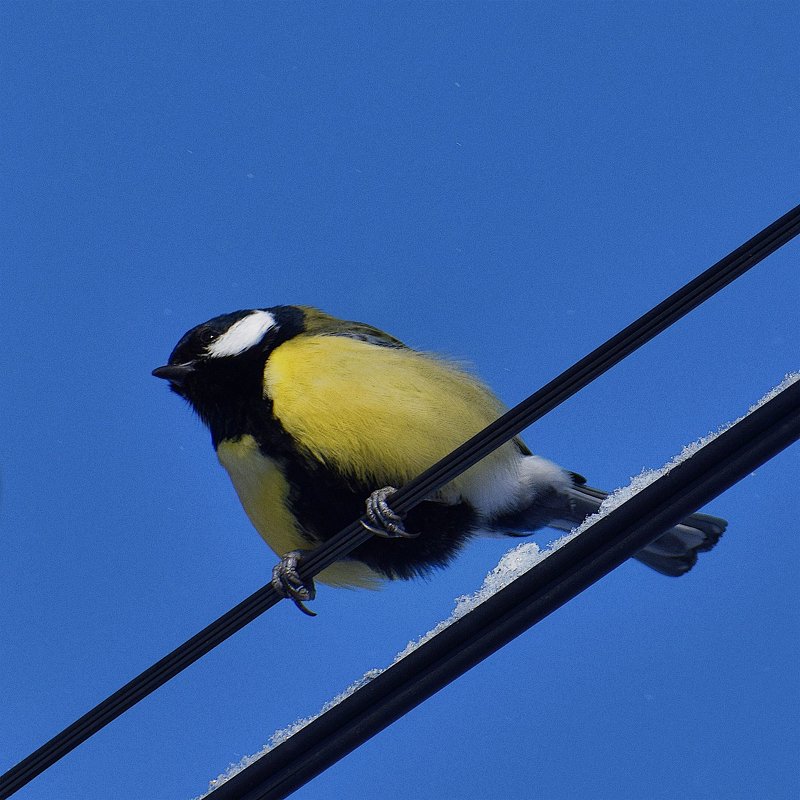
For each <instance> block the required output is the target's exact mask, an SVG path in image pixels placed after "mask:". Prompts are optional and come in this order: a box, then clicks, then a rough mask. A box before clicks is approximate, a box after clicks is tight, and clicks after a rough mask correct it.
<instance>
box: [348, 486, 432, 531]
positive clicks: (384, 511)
mask: <svg viewBox="0 0 800 800" xmlns="http://www.w3.org/2000/svg"><path fill="white" fill-rule="evenodd" d="M396 491H397V489H395V488H394V486H384V487H383V489H376V490H375V491H374V492H373V493H372V494H371V495H370V496H369V497H368V498H367V510H366V516H367V519H368V520H369V523H367V522H364V520H361V524H362V525H363V526H364V528H366V529H367V530H368V531H369V532H370V533H374V534H375V535H376V536H383V537H384V538H386V539H413V538H414V537H416V536H418V535H419V534H417V533H409V532H408V531H407V530H406V529H405V525H404V524H403V517H402V515H400V514H398V513H397V512H396V511H394V510H393V509H392V507H391V506H390V505H389V501H388V498H389V497H391V496H392V495H393V494H394V493H395V492H396Z"/></svg>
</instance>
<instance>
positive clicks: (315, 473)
mask: <svg viewBox="0 0 800 800" xmlns="http://www.w3.org/2000/svg"><path fill="white" fill-rule="evenodd" d="M153 374H154V375H155V376H156V377H158V378H164V379H166V380H167V381H169V383H170V386H171V388H172V390H173V391H174V392H176V393H177V394H179V395H180V396H181V397H184V398H185V399H186V400H187V401H188V402H189V403H190V405H191V406H192V408H193V409H194V410H195V411H196V412H197V414H198V415H199V416H200V418H201V419H202V420H203V422H204V423H205V424H206V425H207V426H208V428H209V430H210V432H211V441H212V443H213V445H214V448H215V450H216V453H217V456H218V458H219V461H220V463H221V464H222V466H223V467H224V468H225V469H226V470H227V472H228V474H229V475H230V478H231V481H232V482H233V485H234V488H235V489H236V492H237V494H238V495H239V499H240V501H241V503H242V506H243V507H244V510H245V511H246V513H247V515H248V517H249V518H250V521H251V522H252V523H253V525H254V526H255V528H256V530H257V531H258V532H259V533H260V534H261V536H262V537H263V538H264V540H265V541H266V543H267V544H268V545H269V546H270V547H271V548H272V549H273V550H274V551H275V553H276V554H278V556H280V557H282V561H281V563H280V564H279V565H278V567H277V568H276V570H275V573H274V580H273V583H274V584H275V586H276V588H277V589H278V591H279V592H280V593H281V594H282V595H284V596H291V597H292V598H293V599H295V601H301V600H303V599H309V598H311V597H313V593H314V588H313V583H312V582H310V581H308V582H303V580H302V579H301V578H300V576H299V570H298V563H299V561H301V560H302V555H303V552H304V551H305V550H307V549H309V548H313V547H314V546H315V545H317V544H319V543H320V542H322V541H324V540H326V539H327V538H329V537H330V536H332V535H333V534H334V533H336V532H337V531H339V530H341V529H342V528H344V527H345V526H347V525H348V524H349V523H351V522H352V521H353V520H355V519H358V518H359V517H362V516H363V515H364V513H365V508H366V509H367V515H368V517H369V519H370V521H371V523H372V524H370V526H369V527H370V529H372V530H376V531H378V532H382V533H385V534H386V535H387V536H389V537H392V538H393V540H391V541H389V540H387V538H381V537H373V538H372V539H370V540H369V541H367V542H366V543H364V544H362V545H360V546H359V547H358V548H356V549H355V550H353V551H352V552H351V554H350V556H349V557H348V558H347V559H346V560H342V561H340V562H337V563H336V564H334V565H333V566H331V567H329V568H328V569H326V570H324V571H323V572H321V573H320V574H319V576H318V579H319V580H320V581H322V582H323V583H328V584H333V585H338V586H374V585H375V584H376V583H378V582H380V580H381V579H384V578H403V579H408V578H413V577H415V576H420V575H426V574H428V573H429V572H431V570H434V569H436V568H439V567H444V566H445V565H447V564H448V563H449V562H450V561H452V559H453V558H454V556H455V555H456V554H457V553H458V551H459V550H460V549H461V548H462V547H463V546H464V545H465V544H466V543H467V542H468V541H469V540H470V539H471V538H472V537H474V536H478V535H495V536H496V535H505V536H525V535H528V534H530V533H531V532H533V531H535V530H537V529H539V528H541V527H544V526H549V527H553V528H556V529H561V530H570V529H572V528H573V527H574V526H575V525H577V524H579V523H580V522H581V521H582V520H583V519H584V518H585V517H586V516H588V515H589V514H591V513H594V512H595V511H596V510H597V509H598V507H599V506H600V503H601V502H602V500H603V499H604V498H605V497H606V496H607V495H606V493H605V492H602V491H599V490H597V489H592V488H591V487H589V486H587V485H586V484H585V482H584V479H583V478H581V477H580V476H579V475H577V474H575V473H572V472H568V471H566V470H564V469H562V468H561V467H559V466H557V465H556V464H554V463H552V462H551V461H547V460H546V459H544V458H541V457H539V456H536V455H533V454H532V453H531V452H530V450H528V448H527V447H526V446H525V444H524V443H523V442H522V440H521V439H519V438H517V439H514V440H512V441H510V442H508V443H507V444H505V445H503V446H502V447H500V448H499V449H498V450H495V451H494V453H492V454H491V455H489V456H487V457H486V458H485V459H484V460H483V461H481V462H479V463H478V464H477V465H475V466H474V467H472V468H471V469H469V470H467V471H466V472H465V473H463V474H462V475H461V476H460V477H458V478H456V479H455V480H453V481H452V482H451V483H449V484H447V485H446V486H445V487H444V488H443V489H442V490H441V491H439V492H438V493H437V494H436V495H435V496H433V497H430V498H429V499H427V500H425V501H424V502H422V503H420V504H419V505H418V506H417V507H416V508H414V509H412V510H411V511H410V512H409V513H408V514H407V515H406V516H405V517H403V518H401V517H399V516H398V515H396V514H394V512H393V511H392V509H391V502H390V501H391V492H392V488H391V487H397V486H401V485H402V484H403V483H406V482H407V481H409V480H411V479H412V478H414V477H415V476H416V475H418V474H419V473H421V472H422V471H423V470H425V469H426V468H427V467H429V466H431V465H432V464H433V463H435V462H436V461H438V460H439V459H441V458H442V457H444V456H445V455H447V454H448V453H449V452H450V451H452V450H454V449H455V448H456V447H457V446H458V445H460V444H462V443H463V442H465V441H466V440H467V439H468V438H470V437H471V436H473V435H474V434H475V433H477V432H478V431H480V430H481V429H483V428H484V427H486V425H488V424H489V423H490V422H492V421H493V420H495V419H496V418H497V417H498V416H500V415H501V414H502V413H503V412H504V411H505V408H504V406H503V404H502V403H501V402H500V401H499V400H498V399H497V398H496V397H495V395H494V394H493V393H492V392H491V391H490V390H489V389H488V388H487V387H486V386H484V385H483V384H482V383H481V382H480V381H479V380H478V379H476V378H475V377H474V376H473V375H471V374H469V373H468V372H466V371H464V370H463V369H461V368H459V367H457V366H455V365H454V364H452V363H450V362H449V361H447V360H445V359H442V358H439V357H437V356H434V355H431V354H428V353H422V352H418V351H416V350H413V349H411V348H409V347H407V346H406V345H405V344H403V343H402V342H401V341H399V340H398V339H395V338H394V337H393V336H390V335H389V334H387V333H384V332H383V331H381V330H378V329H377V328H373V327H372V326H370V325H366V324H364V323H361V322H349V321H346V320H341V319H336V318H335V317H332V316H329V315H328V314H325V313H324V312H322V311H319V310H317V309H315V308H310V307H306V306H273V307H271V308H259V309H250V310H244V311H234V312H233V313H230V314H223V315H221V316H218V317H214V318H213V319H210V320H208V322H204V323H203V324H202V325H198V326H197V327H195V328H192V329H191V330H190V331H189V332H188V333H186V334H185V335H184V336H183V338H182V339H181V340H180V341H179V342H178V344H177V346H176V347H175V349H174V350H173V351H172V354H171V355H170V357H169V361H168V363H167V365H166V366H163V367H159V368H158V369H156V370H154V371H153ZM725 527H726V522H725V521H724V520H721V519H718V518H716V517H709V516H707V515H703V514H694V515H692V516H691V517H688V518H687V519H686V520H684V522H683V523H682V524H681V525H677V526H676V527H674V528H672V529H671V530H670V531H668V532H667V533H665V534H664V535H663V536H661V537H660V538H659V539H657V540H656V541H654V542H653V543H652V544H650V545H648V546H647V547H645V548H644V549H643V550H641V551H640V552H639V553H638V554H637V555H636V558H638V559H639V560H640V561H642V562H643V563H645V564H647V565H648V566H649V567H652V568H653V569H655V570H657V571H658V572H661V573H663V574H665V575H673V576H677V575H682V574H683V573H685V572H687V571H688V570H690V569H691V568H692V566H693V565H694V563H695V561H696V560H697V553H698V552H700V551H704V550H710V549H711V548H712V547H713V546H714V545H715V544H716V543H717V540H718V539H719V537H720V535H721V534H722V532H723V531H724V530H725ZM298 605H301V603H300V602H298Z"/></svg>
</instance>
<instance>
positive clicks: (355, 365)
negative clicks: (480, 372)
mask: <svg viewBox="0 0 800 800" xmlns="http://www.w3.org/2000/svg"><path fill="white" fill-rule="evenodd" d="M264 382H265V386H266V390H267V392H268V394H269V395H270V397H271V398H272V401H273V403H274V412H275V415H276V416H277V417H278V419H279V420H280V422H281V424H282V425H283V427H284V429H285V430H286V431H287V432H288V433H289V434H290V435H291V436H292V437H293V438H294V440H295V441H296V442H301V443H302V444H303V446H304V447H305V448H306V449H307V450H308V451H309V452H310V453H311V454H312V455H313V456H315V457H316V458H317V459H319V460H320V461H322V462H323V463H325V464H328V465H330V466H332V467H335V468H336V469H338V470H339V471H341V472H343V473H344V474H349V475H353V476H354V477H356V478H358V479H361V480H365V481H366V482H368V483H370V484H373V483H374V484H376V485H378V486H380V485H384V484H385V483H386V482H391V483H394V484H395V485H397V484H398V483H400V484H402V483H405V482H407V481H409V480H410V479H411V478H414V477H416V476H417V475H418V474H419V473H421V472H422V471H424V470H425V469H426V468H427V467H429V466H431V465H432V464H434V463H435V462H436V461H438V460H439V459H441V458H442V457H444V456H445V455H447V454H448V453H449V452H450V451H452V450H454V449H455V448H456V447H457V446H459V445H461V444H463V443H464V442H465V441H466V440H467V439H468V438H470V437H471V436H472V435H473V434H475V433H477V432H478V431H480V430H481V429H482V428H484V427H485V426H486V425H488V424H489V423H490V422H492V421H494V420H495V419H496V418H497V417H498V416H500V414H502V413H503V411H504V408H503V406H502V404H501V403H500V401H499V400H497V398H496V397H495V396H494V395H493V394H492V393H491V392H490V391H489V390H488V389H486V387H484V386H483V384H481V383H480V382H479V381H477V380H475V379H474V378H473V377H472V376H470V375H467V374H466V373H464V372H461V371H460V370H458V369H456V368H454V367H452V366H451V365H449V364H448V363H447V362H445V361H441V360H439V359H436V358H434V357H430V356H426V355H423V354H421V353H418V352H415V351H413V350H405V349H400V348H397V349H395V348H389V347H377V346H375V345H372V344H369V343H367V342H363V341H359V340H357V339H351V338H348V337H345V336H298V337H296V338H294V339H291V340H289V341H288V342H285V343H284V344H282V345H281V346H280V347H278V348H277V349H276V350H275V351H274V352H273V353H272V354H271V355H270V357H269V359H268V360H267V364H266V369H265V373H264ZM517 455H518V454H517V452H516V450H515V449H514V446H513V445H511V444H508V445H504V446H503V447H502V448H500V449H499V450H497V451H495V453H494V454H493V455H491V456H489V457H488V458H487V459H485V460H484V461H483V462H481V463H480V464H478V465H477V466H475V467H473V468H472V469H470V470H468V471H467V472H466V473H464V474H463V475H462V476H461V477H460V478H457V479H456V480H455V481H454V482H453V483H452V484H450V485H449V487H448V491H445V492H444V496H445V497H448V498H451V499H454V497H453V496H454V495H457V494H459V493H466V494H469V493H474V492H479V491H482V487H481V488H478V487H479V486H480V485H481V484H482V483H485V482H486V477H487V475H488V474H489V473H491V472H492V471H494V472H496V471H498V470H500V471H505V470H507V469H509V468H510V467H509V465H512V467H511V468H513V465H515V464H516V461H517Z"/></svg>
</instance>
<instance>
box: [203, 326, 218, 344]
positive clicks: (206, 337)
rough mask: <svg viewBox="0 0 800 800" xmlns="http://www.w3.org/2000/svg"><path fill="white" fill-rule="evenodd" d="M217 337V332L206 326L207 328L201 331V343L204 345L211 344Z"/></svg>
mask: <svg viewBox="0 0 800 800" xmlns="http://www.w3.org/2000/svg"><path fill="white" fill-rule="evenodd" d="M216 338H217V334H216V333H214V331H212V330H211V329H210V328H206V329H205V330H202V331H200V336H199V339H200V344H202V345H209V344H211V342H213V341H214V339H216Z"/></svg>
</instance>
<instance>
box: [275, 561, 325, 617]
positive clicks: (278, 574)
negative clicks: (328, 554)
mask: <svg viewBox="0 0 800 800" xmlns="http://www.w3.org/2000/svg"><path fill="white" fill-rule="evenodd" d="M308 552H309V551H308V550H292V551H291V552H289V553H286V555H285V556H283V557H282V558H281V560H280V561H279V562H278V563H277V564H276V565H275V566H274V567H273V568H272V588H273V589H275V591H276V592H277V593H278V594H279V595H280V596H281V597H288V598H289V599H290V600H291V601H292V602H293V603H294V604H295V605H296V606H297V607H298V608H299V609H300V610H301V611H302V612H303V613H304V614H308V616H309V617H316V616H317V615H316V613H314V612H313V611H312V610H311V609H310V608H308V607H307V606H305V605H303V603H304V601H308V600H313V599H314V598H315V597H316V596H317V590H316V588H315V586H314V581H313V579H312V578H307V579H303V578H302V577H301V576H300V572H299V566H300V562H301V561H302V560H303V558H304V557H305V555H306V554H307V553H308Z"/></svg>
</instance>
